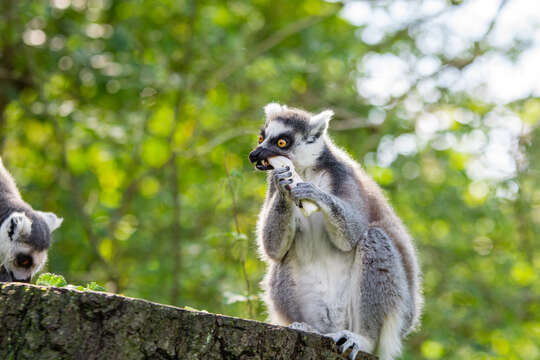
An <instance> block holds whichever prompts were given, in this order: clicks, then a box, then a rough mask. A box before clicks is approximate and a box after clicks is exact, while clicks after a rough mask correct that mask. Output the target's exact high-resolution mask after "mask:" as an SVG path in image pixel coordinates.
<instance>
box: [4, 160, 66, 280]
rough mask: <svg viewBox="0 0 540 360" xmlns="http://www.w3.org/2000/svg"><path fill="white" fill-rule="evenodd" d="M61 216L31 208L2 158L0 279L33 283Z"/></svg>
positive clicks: (45, 259) (43, 262) (44, 259)
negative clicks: (33, 277) (31, 281)
mask: <svg viewBox="0 0 540 360" xmlns="http://www.w3.org/2000/svg"><path fill="white" fill-rule="evenodd" d="M60 224H62V219H61V218H59V217H57V216H56V215H55V214H53V213H52V212H43V211H37V210H34V209H32V207H31V206H30V205H29V204H27V203H26V202H25V201H24V200H23V199H22V197H21V194H20V193H19V190H18V189H17V186H16V185H15V181H14V180H13V177H12V176H11V175H10V173H9V172H8V171H7V169H6V168H5V167H4V164H3V163H2V159H0V282H3V281H19V282H30V280H31V279H32V276H33V275H34V274H35V273H36V272H38V271H39V270H40V269H41V268H42V267H43V265H44V264H45V262H46V261H47V250H48V249H49V246H50V244H51V233H52V232H53V231H54V230H56V229H57V228H58V227H59V226H60Z"/></svg>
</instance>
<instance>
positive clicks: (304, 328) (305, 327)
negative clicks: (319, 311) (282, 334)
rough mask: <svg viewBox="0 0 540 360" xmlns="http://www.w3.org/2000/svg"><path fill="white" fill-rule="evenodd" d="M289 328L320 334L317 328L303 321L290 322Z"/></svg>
mask: <svg viewBox="0 0 540 360" xmlns="http://www.w3.org/2000/svg"><path fill="white" fill-rule="evenodd" d="M288 328H290V329H294V330H301V331H306V332H312V333H316V334H320V333H319V332H318V331H317V330H315V329H314V328H313V327H312V326H311V325H308V324H306V323H303V322H297V321H295V322H293V323H292V324H290V325H289V326H288Z"/></svg>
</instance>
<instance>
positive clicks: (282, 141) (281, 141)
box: [277, 139, 287, 148]
mask: <svg viewBox="0 0 540 360" xmlns="http://www.w3.org/2000/svg"><path fill="white" fill-rule="evenodd" d="M277 146H279V147H280V148H284V147H285V146H287V141H285V140H283V139H279V140H278V141H277Z"/></svg>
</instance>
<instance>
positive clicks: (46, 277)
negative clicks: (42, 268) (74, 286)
mask: <svg viewBox="0 0 540 360" xmlns="http://www.w3.org/2000/svg"><path fill="white" fill-rule="evenodd" d="M67 284H68V283H67V282H66V279H64V277H63V276H62V275H56V274H51V273H43V274H41V275H39V277H38V279H37V281H36V285H43V286H56V287H64V286H66V285H67Z"/></svg>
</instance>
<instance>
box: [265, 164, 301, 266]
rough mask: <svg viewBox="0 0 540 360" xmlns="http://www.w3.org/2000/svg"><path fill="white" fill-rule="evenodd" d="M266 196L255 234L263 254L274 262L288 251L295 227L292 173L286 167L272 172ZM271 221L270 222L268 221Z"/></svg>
mask: <svg viewBox="0 0 540 360" xmlns="http://www.w3.org/2000/svg"><path fill="white" fill-rule="evenodd" d="M271 176H272V177H271V179H270V180H271V181H270V186H269V188H268V194H267V197H266V200H265V203H264V205H263V208H262V210H261V215H260V216H259V223H258V224H257V232H258V238H259V241H260V242H262V247H263V249H264V252H265V253H266V255H268V257H270V258H271V259H273V260H275V261H280V260H281V259H282V258H283V257H284V256H285V254H286V253H287V251H288V250H289V248H290V246H291V243H292V240H293V238H294V234H295V231H296V225H295V222H294V216H293V206H294V204H293V202H292V199H291V195H290V188H289V185H290V184H291V183H292V179H291V176H292V172H291V171H290V169H289V168H288V167H286V168H282V169H277V170H274V172H273V174H272V175H271ZM268 219H272V221H268Z"/></svg>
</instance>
